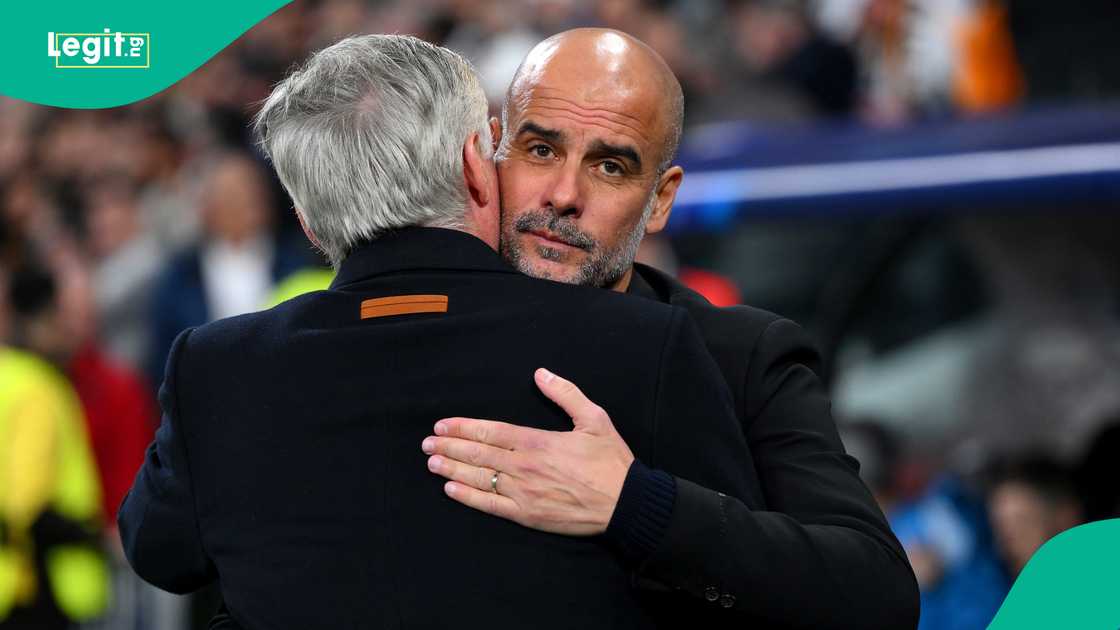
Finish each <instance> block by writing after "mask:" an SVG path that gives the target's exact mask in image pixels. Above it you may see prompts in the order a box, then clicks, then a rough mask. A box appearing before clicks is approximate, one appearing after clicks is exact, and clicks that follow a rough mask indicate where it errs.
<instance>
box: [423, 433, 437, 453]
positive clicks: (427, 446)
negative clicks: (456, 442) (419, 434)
mask: <svg viewBox="0 0 1120 630" xmlns="http://www.w3.org/2000/svg"><path fill="white" fill-rule="evenodd" d="M420 448H421V449H423V451H424V452H425V453H427V454H429V455H431V454H432V452H433V451H435V450H436V439H435V438H432V437H429V438H424V443H423V444H421V445H420Z"/></svg>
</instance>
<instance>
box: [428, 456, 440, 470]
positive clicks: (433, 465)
mask: <svg viewBox="0 0 1120 630" xmlns="http://www.w3.org/2000/svg"><path fill="white" fill-rule="evenodd" d="M442 465H443V458H442V457H440V456H439V455H432V456H431V457H429V458H428V470H430V471H432V472H439V467H440V466H442Z"/></svg>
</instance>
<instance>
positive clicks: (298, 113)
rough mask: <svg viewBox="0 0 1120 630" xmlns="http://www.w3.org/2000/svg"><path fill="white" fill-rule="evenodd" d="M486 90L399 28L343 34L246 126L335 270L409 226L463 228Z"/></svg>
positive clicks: (485, 130) (470, 73)
mask: <svg viewBox="0 0 1120 630" xmlns="http://www.w3.org/2000/svg"><path fill="white" fill-rule="evenodd" d="M487 117H488V109H487V101H486V96H485V94H484V93H483V91H482V86H481V84H480V83H479V80H478V77H477V75H476V74H475V72H474V69H473V68H472V67H471V65H470V63H469V62H468V61H467V60H465V59H463V58H462V57H461V56H459V55H458V54H456V53H454V52H452V51H450V50H448V49H446V48H441V47H439V46H435V45H432V44H429V43H427V42H424V41H422V40H419V39H416V38H415V37H409V36H405V35H362V36H357V37H349V38H347V39H344V40H342V41H340V42H338V43H336V44H334V45H332V46H330V47H328V48H325V49H323V50H320V51H319V52H317V53H315V54H314V55H312V56H311V58H310V59H308V61H307V63H305V64H304V65H303V67H301V68H298V69H296V70H295V71H293V72H292V73H291V74H290V75H289V76H288V77H287V78H285V79H284V80H283V81H281V82H280V83H279V84H277V85H276V87H275V88H274V89H273V90H272V94H270V95H269V97H268V99H267V100H265V102H264V105H263V106H262V107H261V110H260V112H259V113H258V114H257V116H256V118H255V119H254V121H253V130H254V132H255V133H256V136H257V140H258V143H259V144H260V146H261V148H262V150H263V151H264V153H265V155H266V156H268V158H269V159H270V160H271V161H272V164H273V166H275V168H276V173H277V175H279V177H280V182H281V183H282V184H283V185H284V188H285V189H286V190H287V191H288V194H289V195H291V197H292V201H293V202H295V206H296V211H297V212H299V213H300V214H301V216H302V217H303V219H304V221H305V222H306V223H307V226H308V228H310V231H311V232H312V233H313V234H314V235H315V238H316V240H318V241H319V246H320V247H321V248H322V249H323V253H325V254H326V255H327V258H328V259H329V260H330V262H331V264H332V265H334V266H335V267H338V265H339V264H340V263H341V262H342V260H343V259H345V258H346V256H347V255H349V253H350V251H351V250H352V249H353V248H354V246H355V245H357V244H358V243H361V242H363V241H368V240H372V239H375V238H377V237H378V236H379V235H381V234H383V233H384V232H386V231H388V230H393V229H397V228H402V227H408V226H431V227H458V228H461V227H462V226H463V215H464V213H465V212H466V210H467V191H466V187H465V184H464V182H463V151H462V148H463V143H464V142H465V141H466V140H467V138H469V137H470V135H471V134H472V133H475V132H477V133H478V134H479V144H480V146H479V151H480V153H481V154H482V156H483V157H484V158H489V157H490V150H491V138H490V127H489V125H488V122H487Z"/></svg>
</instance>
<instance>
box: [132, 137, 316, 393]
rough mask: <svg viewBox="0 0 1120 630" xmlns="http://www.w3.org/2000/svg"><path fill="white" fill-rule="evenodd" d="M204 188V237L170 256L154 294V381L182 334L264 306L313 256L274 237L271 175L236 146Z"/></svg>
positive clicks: (217, 160)
mask: <svg viewBox="0 0 1120 630" xmlns="http://www.w3.org/2000/svg"><path fill="white" fill-rule="evenodd" d="M201 190H202V192H201V199H200V202H199V208H198V211H199V213H200V217H201V223H202V226H203V240H202V242H201V243H200V244H199V245H197V246H195V247H192V248H190V249H188V250H187V251H186V252H184V253H182V254H180V255H179V256H177V257H176V258H175V259H174V260H172V261H171V263H170V264H169V266H168V267H167V269H165V270H164V272H163V274H162V276H161V277H160V279H159V280H158V282H157V286H156V289H155V292H154V296H153V302H152V312H153V317H152V325H153V330H154V335H153V346H152V352H151V359H150V360H149V363H148V367H149V375H150V377H151V380H152V382H153V383H160V382H162V381H163V369H164V363H165V361H166V358H167V353H168V351H169V350H170V349H171V343H172V342H173V341H174V340H175V337H176V336H177V335H178V334H179V333H180V332H182V331H183V330H185V329H187V328H189V327H191V326H199V325H202V324H205V323H206V322H209V321H213V320H215V319H220V318H223V317H231V316H233V315H240V314H242V313H248V312H251V311H255V310H259V309H260V308H262V307H263V305H265V304H266V303H267V302H268V299H269V296H270V294H271V291H272V288H273V286H274V285H275V284H276V282H278V281H279V280H281V279H282V278H284V277H286V276H287V275H289V274H290V273H292V272H294V271H296V270H297V269H300V268H301V267H304V266H305V265H306V264H307V263H308V262H309V261H308V256H307V255H305V254H303V252H301V251H300V250H299V249H297V248H295V247H294V246H292V245H289V244H288V243H287V241H285V240H283V239H278V238H276V237H275V236H274V234H273V232H272V230H271V220H272V210H271V205H270V204H271V199H270V198H269V189H268V187H267V180H266V179H265V176H264V173H263V172H262V170H261V167H260V165H259V164H257V163H256V162H254V161H253V160H252V159H251V158H249V157H247V156H246V155H244V154H240V153H234V152H229V153H225V154H223V155H220V156H218V157H217V158H215V159H214V160H213V161H212V163H211V166H210V170H209V172H208V173H206V175H205V177H204V179H203V185H202V188H201Z"/></svg>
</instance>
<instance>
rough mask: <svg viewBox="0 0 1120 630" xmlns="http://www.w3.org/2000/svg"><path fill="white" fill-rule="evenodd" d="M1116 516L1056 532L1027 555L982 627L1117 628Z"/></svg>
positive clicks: (1119, 562)
mask: <svg viewBox="0 0 1120 630" xmlns="http://www.w3.org/2000/svg"><path fill="white" fill-rule="evenodd" d="M1118 576H1120V519H1112V520H1107V521H1097V522H1094V523H1088V524H1086V525H1081V526H1079V527H1075V528H1073V529H1071V530H1069V531H1066V532H1063V533H1061V534H1058V535H1057V536H1055V537H1054V538H1052V539H1051V540H1050V541H1049V542H1047V543H1046V544H1045V545H1043V546H1042V548H1041V549H1039V550H1038V551H1037V552H1036V553H1035V554H1034V556H1033V557H1032V558H1031V560H1030V562H1028V563H1027V566H1026V567H1024V569H1023V572H1022V573H1021V574H1020V575H1019V579H1017V580H1016V581H1015V584H1014V585H1013V586H1012V587H1011V592H1010V593H1008V594H1007V599H1006V600H1004V602H1003V605H1002V606H1001V607H1000V609H999V612H998V613H996V617H995V619H994V620H992V623H991V625H989V626H988V630H1023V629H1027V630H1032V629H1034V628H1040V629H1041V628H1047V629H1050V628H1053V629H1057V628H1061V629H1063V630H1117V628H1120V579H1118Z"/></svg>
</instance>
